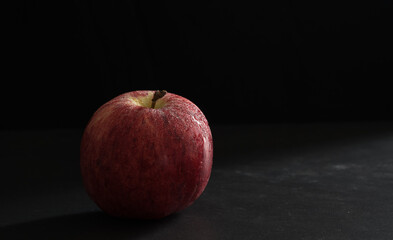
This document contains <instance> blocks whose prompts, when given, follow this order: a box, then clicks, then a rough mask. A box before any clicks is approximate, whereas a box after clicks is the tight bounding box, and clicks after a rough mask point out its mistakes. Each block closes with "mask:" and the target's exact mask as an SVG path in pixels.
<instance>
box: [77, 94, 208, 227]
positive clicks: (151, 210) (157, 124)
mask: <svg viewBox="0 0 393 240" xmlns="http://www.w3.org/2000/svg"><path fill="white" fill-rule="evenodd" d="M212 141H213V140H212V135H211V131H210V128H209V125H208V122H207V120H206V118H205V116H204V115H203V113H202V111H201V110H200V109H199V108H198V107H197V106H196V105H195V104H194V103H192V102H191V101H189V100H187V99H186V98H184V97H181V96H179V95H176V94H172V93H166V91H133V92H128V93H124V94H122V95H120V96H118V97H116V98H114V99H112V100H110V101H109V102H107V103H105V104H104V105H102V106H101V107H100V108H99V109H98V110H97V111H96V112H95V113H94V115H93V116H92V118H91V119H90V121H89V123H88V125H87V127H86V129H85V131H84V133H83V137H82V142H81V152H80V165H81V172H82V178H83V183H84V186H85V189H86V191H87V193H88V195H89V196H90V197H91V199H92V200H93V201H94V202H95V203H96V204H97V205H98V206H99V207H100V208H101V209H102V210H103V211H104V212H106V213H108V214H110V215H112V216H117V217H126V218H144V219H153V218H162V217H165V216H168V215H170V214H172V213H174V212H178V211H180V210H182V209H184V208H186V207H188V206H189V205H191V204H192V203H193V202H194V201H195V200H196V199H197V198H198V197H199V196H200V195H201V193H202V192H203V190H204V189H205V187H206V185H207V183H208V181H209V177H210V173H211V168H212V161H213V142H212Z"/></svg>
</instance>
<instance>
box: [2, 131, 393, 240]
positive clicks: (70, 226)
mask: <svg viewBox="0 0 393 240" xmlns="http://www.w3.org/2000/svg"><path fill="white" fill-rule="evenodd" d="M212 131H213V138H214V147H215V152H214V166H213V172H212V177H211V180H210V182H209V184H208V186H207V188H206V190H205V192H204V193H203V195H202V196H201V197H200V199H198V200H197V201H196V202H195V203H194V204H193V205H192V206H190V207H189V208H187V209H186V210H184V211H182V212H180V213H177V214H175V215H173V216H170V217H168V218H165V219H162V220H158V221H138V220H120V219H115V218H112V217H109V216H107V215H105V214H104V213H102V212H100V211H99V209H98V208H97V207H96V206H95V205H94V203H93V202H92V201H90V199H89V198H88V196H87V195H86V194H85V192H84V190H83V187H82V184H81V181H80V176H79V168H78V167H79V166H78V155H79V141H80V136H81V131H80V130H46V131H8V132H2V133H0V141H1V146H2V150H1V153H0V154H1V155H0V156H1V168H0V180H1V181H0V187H1V189H2V191H1V193H0V239H35V238H37V239H39V238H40V239H136V238H137V239H393V147H392V146H393V124H390V123H367V124H366V123H343V124H313V125H243V126H230V125H228V126H213V127H212Z"/></svg>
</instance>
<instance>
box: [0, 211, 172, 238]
mask: <svg viewBox="0 0 393 240" xmlns="http://www.w3.org/2000/svg"><path fill="white" fill-rule="evenodd" d="M176 218H177V214H173V215H171V216H168V217H166V218H163V219H159V220H133V219H119V218H115V217H111V216H109V215H107V214H105V213H103V212H100V211H97V212H86V213H78V214H73V215H65V216H58V217H52V218H47V219H40V220H36V221H31V222H25V223H20V224H15V225H10V226H5V227H0V239H97V240H99V239H114V240H115V239H136V238H142V237H145V236H147V235H149V234H153V233H154V232H155V231H159V230H160V229H162V228H164V227H165V226H167V225H168V224H170V223H171V222H173V221H174V220H175V219H176Z"/></svg>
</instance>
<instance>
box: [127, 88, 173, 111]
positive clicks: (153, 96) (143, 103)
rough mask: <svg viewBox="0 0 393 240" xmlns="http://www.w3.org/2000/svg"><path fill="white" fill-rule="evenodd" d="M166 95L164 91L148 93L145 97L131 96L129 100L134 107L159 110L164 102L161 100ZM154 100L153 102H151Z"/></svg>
mask: <svg viewBox="0 0 393 240" xmlns="http://www.w3.org/2000/svg"><path fill="white" fill-rule="evenodd" d="M165 94H166V91H165V90H161V91H155V92H154V91H148V92H147V94H146V95H142V96H132V97H130V100H131V101H132V103H133V104H134V105H137V106H140V107H146V108H154V109H160V108H162V107H164V106H165V104H166V101H165V99H164V98H163V97H164V96H165ZM153 100H154V101H153Z"/></svg>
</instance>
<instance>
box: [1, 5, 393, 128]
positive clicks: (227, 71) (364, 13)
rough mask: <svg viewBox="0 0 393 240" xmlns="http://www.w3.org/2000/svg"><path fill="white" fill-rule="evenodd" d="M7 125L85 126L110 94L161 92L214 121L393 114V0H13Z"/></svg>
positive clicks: (4, 91)
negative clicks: (189, 102)
mask: <svg viewBox="0 0 393 240" xmlns="http://www.w3.org/2000/svg"><path fill="white" fill-rule="evenodd" d="M6 11H7V12H8V13H10V14H9V15H10V17H9V18H7V21H6V22H5V26H4V28H3V30H2V32H3V34H2V38H3V40H4V39H5V44H4V45H3V49H4V54H3V59H5V62H6V63H5V64H3V66H2V67H3V74H2V87H1V101H2V114H1V115H2V117H1V120H0V121H1V122H0V123H1V129H29V128H36V129H42V128H73V127H77V128H82V127H84V126H85V125H86V123H87V121H88V119H89V118H90V116H91V115H92V114H93V112H94V111H95V110H96V109H97V108H98V107H99V106H100V105H102V104H103V103H105V102H106V101H108V100H110V99H111V98H113V97H115V96H117V95H119V94H121V93H124V92H127V91H132V90H140V89H153V90H155V89H166V90H168V91H169V92H173V93H177V94H179V95H182V96H184V97H186V98H188V99H190V100H192V101H193V102H194V103H196V104H197V105H198V106H199V107H200V108H201V109H202V111H203V112H204V113H205V115H206V116H207V118H208V120H209V122H210V123H212V124H223V123H272V122H273V123H275V122H280V123H281V122H329V121H372V120H376V121H377V120H392V119H393V113H392V109H393V96H392V94H391V88H390V87H388V86H389V85H388V83H389V82H390V81H391V80H392V79H393V73H392V66H393V47H392V42H393V37H392V34H391V33H392V29H393V14H392V12H393V4H392V1H388V0H377V1H364V2H359V1H304V0H301V1H288V0H287V1H106V2H103V1H14V3H13V6H11V7H10V8H6Z"/></svg>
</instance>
